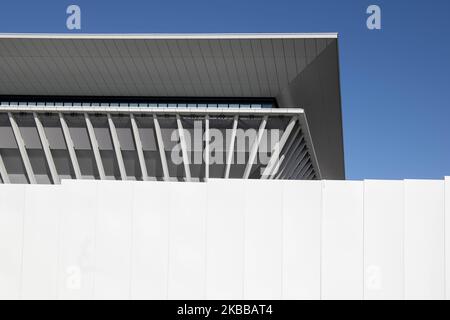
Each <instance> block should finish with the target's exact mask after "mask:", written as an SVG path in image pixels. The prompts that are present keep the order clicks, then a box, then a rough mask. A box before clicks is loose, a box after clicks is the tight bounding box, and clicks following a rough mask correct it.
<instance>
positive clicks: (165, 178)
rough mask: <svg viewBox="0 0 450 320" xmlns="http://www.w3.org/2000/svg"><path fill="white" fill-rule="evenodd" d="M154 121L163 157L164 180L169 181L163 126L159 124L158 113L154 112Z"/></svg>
mask: <svg viewBox="0 0 450 320" xmlns="http://www.w3.org/2000/svg"><path fill="white" fill-rule="evenodd" d="M153 123H154V125H155V133H156V140H157V142H158V149H159V156H160V158H161V166H162V169H163V173H164V181H169V179H170V176H169V167H168V165H167V159H166V151H165V149H164V140H163V138H162V134H161V127H160V126H159V121H158V117H157V116H156V114H153Z"/></svg>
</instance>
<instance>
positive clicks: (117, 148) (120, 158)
mask: <svg viewBox="0 0 450 320" xmlns="http://www.w3.org/2000/svg"><path fill="white" fill-rule="evenodd" d="M108 124H109V131H110V133H111V138H112V141H113V145H114V151H115V152H116V158H117V164H118V165H119V171H120V177H121V178H122V180H127V173H126V171H125V164H124V162H123V156H122V150H121V148H120V141H119V137H118V136H117V130H116V126H115V125H114V121H113V119H112V117H111V114H110V113H108Z"/></svg>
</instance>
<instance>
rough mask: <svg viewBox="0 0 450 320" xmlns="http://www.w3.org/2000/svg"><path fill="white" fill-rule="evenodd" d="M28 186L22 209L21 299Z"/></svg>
mask: <svg viewBox="0 0 450 320" xmlns="http://www.w3.org/2000/svg"><path fill="white" fill-rule="evenodd" d="M25 189H26V185H23V209H22V248H21V251H22V252H21V257H20V283H19V298H22V296H23V292H22V291H23V260H24V259H23V256H24V251H25V250H24V249H25V212H26V205H27V201H26V190H25Z"/></svg>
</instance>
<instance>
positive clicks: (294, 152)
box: [275, 136, 306, 179]
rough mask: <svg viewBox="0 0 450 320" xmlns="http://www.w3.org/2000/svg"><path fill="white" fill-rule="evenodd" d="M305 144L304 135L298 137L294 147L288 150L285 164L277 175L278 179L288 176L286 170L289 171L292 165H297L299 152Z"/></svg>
mask: <svg viewBox="0 0 450 320" xmlns="http://www.w3.org/2000/svg"><path fill="white" fill-rule="evenodd" d="M305 145H306V143H305V141H304V139H303V137H302V136H300V137H299V138H298V139H296V141H295V142H294V144H293V146H292V148H291V149H290V150H289V151H288V153H287V155H286V157H285V158H284V161H283V165H282V167H281V168H280V170H279V171H278V173H277V175H276V176H275V177H276V179H280V178H284V177H285V176H286V171H288V170H289V169H290V168H291V167H292V166H295V161H294V160H295V159H296V158H297V157H298V155H299V152H300V151H301V150H303V149H304V148H305ZM293 162H294V163H293Z"/></svg>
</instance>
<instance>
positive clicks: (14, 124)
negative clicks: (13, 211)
mask: <svg viewBox="0 0 450 320" xmlns="http://www.w3.org/2000/svg"><path fill="white" fill-rule="evenodd" d="M8 117H9V122H11V127H12V129H13V133H14V138H15V139H16V142H17V146H18V147H19V151H20V155H21V157H22V161H23V164H24V166H25V171H26V172H27V176H28V180H29V181H30V184H36V183H37V182H36V177H35V176H34V172H33V168H32V167H31V162H30V158H29V157H28V153H27V149H26V148H25V142H24V141H23V138H22V134H21V133H20V129H19V126H18V125H17V122H16V120H15V119H14V116H13V114H12V113H11V112H8Z"/></svg>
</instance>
